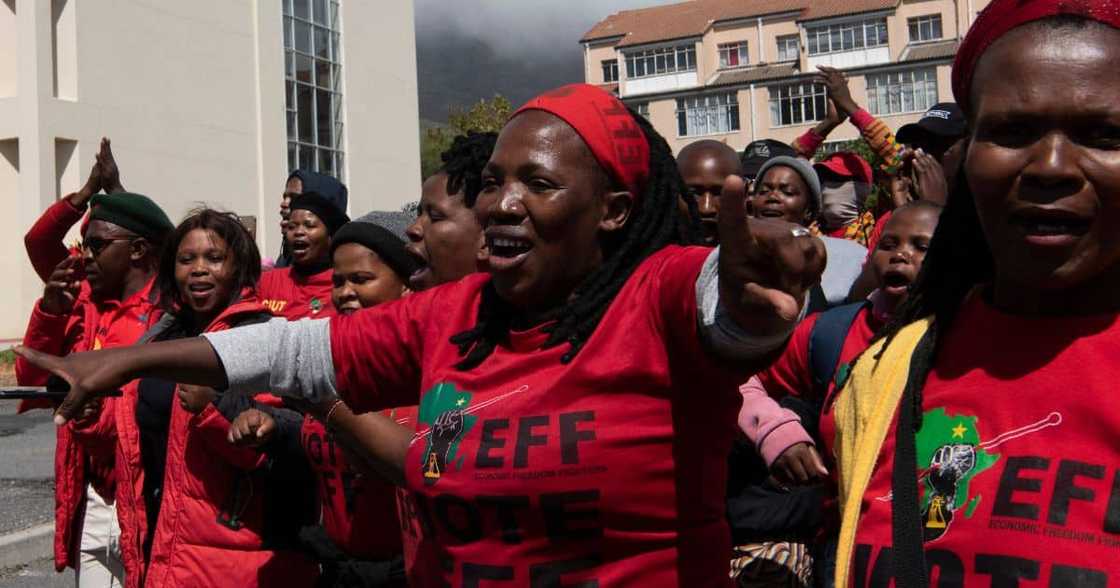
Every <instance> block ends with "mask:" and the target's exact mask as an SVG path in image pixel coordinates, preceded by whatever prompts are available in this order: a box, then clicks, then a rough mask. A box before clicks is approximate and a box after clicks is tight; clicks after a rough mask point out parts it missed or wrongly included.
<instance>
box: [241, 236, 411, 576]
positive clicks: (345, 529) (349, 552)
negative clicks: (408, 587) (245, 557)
mask: <svg viewBox="0 0 1120 588" xmlns="http://www.w3.org/2000/svg"><path fill="white" fill-rule="evenodd" d="M331 252H332V253H331V259H332V260H333V270H334V275H333V279H334V290H333V291H332V293H331V295H332V302H333V304H334V307H335V309H336V310H337V311H338V313H339V314H341V315H349V314H353V313H355V312H357V311H359V310H361V309H363V308H371V307H374V306H377V305H379V304H382V303H385V302H391V301H393V300H397V299H399V298H401V297H402V296H405V295H407V294H408V293H409V289H408V286H407V280H408V276H410V275H412V274H413V272H414V271H416V267H417V264H416V262H415V261H414V260H413V259H412V258H411V257H410V256H409V255H408V253H406V252H405V244H404V241H402V240H401V238H400V237H398V236H396V235H394V234H393V233H392V232H390V231H389V230H388V229H385V228H384V227H381V226H378V225H375V224H372V223H366V222H350V223H346V224H345V225H343V226H342V228H341V229H339V230H338V232H337V233H335V235H334V237H333V238H332V239H331ZM306 408H307V411H306V412H307V415H306V416H305V417H304V419H303V421H302V424H301V425H297V426H288V424H287V423H281V424H279V425H278V421H277V420H276V419H274V418H273V417H272V415H270V414H269V412H268V411H267V409H265V410H258V409H250V410H247V411H245V412H243V413H241V414H240V415H239V416H238V417H237V418H236V419H235V420H234V421H233V423H232V424H231V425H230V432H229V437H230V441H231V442H233V443H234V444H237V445H249V446H255V447H260V446H267V445H269V444H281V445H284V446H292V445H297V444H298V445H300V446H302V448H303V450H304V452H305V453H306V454H307V458H308V460H309V462H310V464H311V467H312V469H313V470H314V471H315V473H316V478H317V481H318V485H317V486H318V494H319V504H320V512H321V521H322V530H321V531H320V530H317V529H307V530H305V531H304V532H303V539H304V540H305V542H306V543H307V544H308V546H309V547H310V548H311V549H312V550H313V552H314V553H315V554H316V555H317V556H318V558H319V562H320V564H321V565H322V566H323V575H322V576H321V577H320V579H319V583H318V584H317V585H318V586H322V587H330V586H351V585H353V583H354V580H355V578H360V579H361V580H362V581H363V582H364V583H363V584H362V585H366V586H404V585H405V567H404V562H403V559H402V546H401V532H400V528H399V525H398V522H397V501H396V491H395V489H394V487H393V486H392V484H391V483H389V482H387V481H386V480H385V479H383V478H387V479H388V480H393V481H396V480H400V479H401V477H402V476H401V474H400V470H401V468H400V466H399V465H396V462H397V461H398V459H395V458H393V457H385V456H384V455H382V454H381V453H380V452H379V453H378V454H377V455H374V456H372V459H371V458H369V457H367V458H366V459H361V458H358V459H357V460H355V459H354V457H355V456H354V453H355V452H357V453H358V455H368V454H363V453H362V452H361V450H362V447H363V444H362V443H361V442H360V441H358V442H356V441H355V437H358V438H360V439H363V440H364V439H367V438H372V439H374V445H375V446H381V447H386V446H391V445H395V446H396V448H397V450H396V452H397V453H399V455H401V456H402V458H403V454H404V451H405V450H407V448H408V444H409V442H410V441H411V440H412V436H413V431H414V430H415V428H416V408H415V407H411V408H407V409H400V410H397V409H394V410H386V411H384V412H383V413H367V414H362V415H358V416H355V417H352V418H348V419H346V421H345V422H346V424H347V425H349V426H348V427H347V428H346V429H345V430H343V431H339V430H338V429H337V428H335V427H332V428H331V431H330V432H328V430H327V428H326V426H325V425H326V424H328V423H327V417H328V416H334V415H333V414H330V413H329V411H330V410H331V408H334V409H335V410H336V411H337V410H338V409H339V408H341V407H332V406H331V405H329V404H327V405H322V404H318V405H310V406H307V407H306ZM387 436H392V438H395V439H396V443H395V444H390V443H388V442H386V441H385V439H386V437H387ZM402 461H403V459H402ZM370 462H372V463H370Z"/></svg>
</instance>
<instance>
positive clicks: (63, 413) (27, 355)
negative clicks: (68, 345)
mask: <svg viewBox="0 0 1120 588" xmlns="http://www.w3.org/2000/svg"><path fill="white" fill-rule="evenodd" d="M12 352H13V353H15V354H16V355H18V356H20V357H21V358H23V359H24V360H25V361H27V362H28V363H30V364H31V365H33V366H35V367H37V368H39V369H42V370H45V371H47V372H49V373H51V374H53V375H55V376H58V377H59V378H62V380H63V381H64V382H66V384H67V385H68V386H70V391H69V392H68V393H67V394H66V398H64V399H63V400H62V404H60V405H59V407H58V410H57V411H55V416H54V423H55V424H56V425H59V426H62V425H65V424H66V421H68V420H70V418H71V417H73V416H74V415H75V414H77V413H78V411H80V410H81V409H82V406H83V405H85V403H86V402H87V399H86V394H85V393H84V392H83V391H81V390H78V389H77V388H75V386H74V381H73V380H72V379H71V378H70V375H69V374H67V373H66V372H64V371H63V370H62V369H60V368H59V366H58V359H59V358H57V357H55V356H53V355H50V354H49V353H43V352H42V351H38V350H35V349H31V348H30V347H24V346H23V345H16V346H15V347H13V348H12Z"/></svg>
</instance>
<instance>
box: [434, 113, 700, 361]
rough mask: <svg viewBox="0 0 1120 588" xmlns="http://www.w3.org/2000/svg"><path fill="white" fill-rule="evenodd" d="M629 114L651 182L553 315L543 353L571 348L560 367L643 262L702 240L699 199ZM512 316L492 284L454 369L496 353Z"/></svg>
mask: <svg viewBox="0 0 1120 588" xmlns="http://www.w3.org/2000/svg"><path fill="white" fill-rule="evenodd" d="M627 110H629V112H630V116H631V117H632V118H633V119H634V122H635V124H637V125H638V127H639V128H640V129H641V130H642V133H643V134H644V135H645V137H646V141H648V142H649V172H650V173H649V179H648V181H647V182H646V187H645V192H644V193H643V194H641V195H637V194H635V196H636V198H635V208H634V211H633V212H632V213H631V215H630V219H629V222H627V223H626V225H625V226H624V227H623V228H622V230H621V231H619V233H618V234H617V235H616V236H612V238H611V239H610V240H608V241H607V242H606V243H605V244H604V247H605V248H606V249H607V251H606V252H605V253H606V255H605V259H604V260H603V264H602V265H601V266H599V267H598V268H597V269H595V270H594V271H593V272H591V274H590V275H588V276H587V278H585V279H584V281H583V282H582V283H581V284H580V285H579V286H577V287H576V289H575V291H574V292H573V296H572V299H571V300H570V301H569V302H568V303H567V304H566V305H564V306H563V307H562V308H560V309H557V311H556V312H555V315H554V316H555V320H556V322H555V323H554V324H553V325H551V326H550V327H549V328H548V339H547V340H546V341H545V343H544V347H545V348H550V347H555V346H557V345H560V344H562V343H567V344H568V346H569V348H568V351H567V352H566V353H564V355H563V356H561V358H560V361H561V362H562V363H569V362H571V361H572V360H573V359H575V356H576V354H578V353H579V350H580V349H581V348H582V347H583V344H584V343H586V342H587V339H588V338H589V337H590V336H591V334H592V333H593V332H594V331H595V328H596V326H598V324H599V321H600V319H602V318H603V315H604V314H605V313H606V311H607V308H608V307H609V306H610V303H611V301H613V300H614V298H615V296H616V295H617V294H618V292H619V290H621V289H622V287H623V285H625V284H626V281H627V279H629V277H630V275H631V274H632V273H634V269H635V268H637V267H638V265H639V264H641V262H642V261H644V260H645V259H646V258H647V257H649V256H650V255H652V254H653V253H655V252H657V251H659V250H660V249H662V248H663V247H665V246H666V245H669V244H673V243H677V244H682V245H683V244H692V243H696V242H698V240H699V235H700V224H699V219H700V213H699V211H698V209H697V206H696V198H694V197H689V196H687V194H688V190H687V189H686V187H685V185H684V181H683V180H682V179H681V176H680V172H679V171H678V170H677V162H676V160H675V159H674V158H673V152H672V150H671V149H669V144H668V143H666V142H665V139H664V138H663V137H662V136H661V135H660V134H658V133H657V131H656V130H654V128H653V126H652V125H650V124H649V122H648V121H647V120H646V119H645V117H643V116H641V115H640V114H638V113H637V112H635V111H634V110H633V109H630V108H627ZM449 191H450V190H449ZM682 197H683V198H684V200H685V202H686V203H687V206H688V216H687V217H686V216H684V215H681V214H679V213H678V208H677V202H678V201H679V199H681V198H682ZM512 310H513V309H512V308H511V307H510V305H509V303H507V302H506V301H504V300H502V299H501V297H500V296H498V293H497V291H496V290H495V289H494V287H493V284H492V283H488V284H487V285H486V286H485V287H484V288H483V290H482V300H481V302H480V304H479V307H478V319H477V322H476V323H475V326H474V327H472V328H471V329H468V330H466V331H463V332H461V333H458V334H456V335H454V336H453V337H451V342H452V343H454V344H455V345H458V346H459V354H460V355H462V356H463V359H462V360H461V361H460V362H459V363H458V364H456V366H455V367H456V368H457V369H460V370H470V369H473V368H475V367H477V366H478V365H479V364H481V363H482V362H483V361H484V360H485V359H486V358H487V357H489V356H490V354H491V353H493V351H494V347H495V346H496V345H497V344H498V343H499V342H501V341H502V340H504V339H505V338H506V337H507V336H508V334H509V330H510V325H511V321H512V319H513V312H512Z"/></svg>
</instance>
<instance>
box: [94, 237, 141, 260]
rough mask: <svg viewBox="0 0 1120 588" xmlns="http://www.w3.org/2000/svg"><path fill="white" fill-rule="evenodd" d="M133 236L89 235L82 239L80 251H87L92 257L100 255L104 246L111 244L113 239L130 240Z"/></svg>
mask: <svg viewBox="0 0 1120 588" xmlns="http://www.w3.org/2000/svg"><path fill="white" fill-rule="evenodd" d="M134 239H135V237H109V238H102V237H89V238H87V239H85V240H83V241H82V251H83V252H85V251H89V252H90V253H91V254H93V256H94V257H97V256H98V255H101V252H102V251H105V248H106V247H108V246H110V245H112V244H113V243H114V242H115V241H132V240H134Z"/></svg>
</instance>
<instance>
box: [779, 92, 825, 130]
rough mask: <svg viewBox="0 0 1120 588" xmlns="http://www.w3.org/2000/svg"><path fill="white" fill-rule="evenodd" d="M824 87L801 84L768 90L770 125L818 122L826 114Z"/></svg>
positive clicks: (782, 125)
mask: <svg viewBox="0 0 1120 588" xmlns="http://www.w3.org/2000/svg"><path fill="white" fill-rule="evenodd" d="M827 100H828V99H827V97H826V93H825V89H824V86H822V85H820V84H814V83H813V82H801V83H796V84H786V85H783V86H773V87H771V88H770V124H771V126H774V127H784V126H787V125H799V124H802V123H807V122H813V121H818V120H821V119H822V118H824V116H825V114H826V113H827V112H828V104H827Z"/></svg>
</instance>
